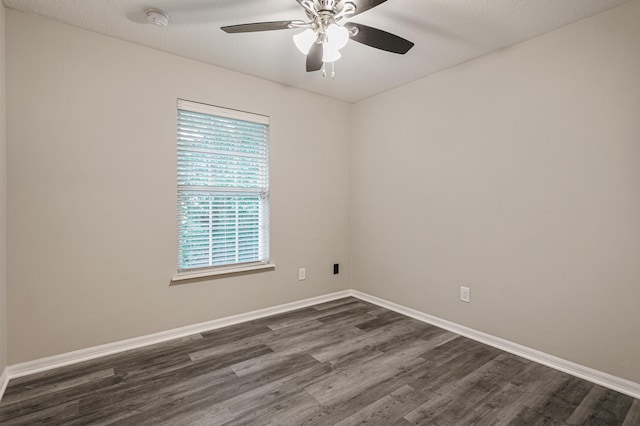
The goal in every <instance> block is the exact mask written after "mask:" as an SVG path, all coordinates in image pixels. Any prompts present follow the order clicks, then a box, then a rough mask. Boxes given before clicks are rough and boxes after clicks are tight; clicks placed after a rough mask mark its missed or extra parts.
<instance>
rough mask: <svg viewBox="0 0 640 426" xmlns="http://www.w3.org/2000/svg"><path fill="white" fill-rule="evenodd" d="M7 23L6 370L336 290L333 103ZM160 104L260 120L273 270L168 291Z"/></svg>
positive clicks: (37, 24)
mask: <svg viewBox="0 0 640 426" xmlns="http://www.w3.org/2000/svg"><path fill="white" fill-rule="evenodd" d="M7 29H8V35H7V96H8V99H9V102H8V105H7V119H8V129H7V130H8V137H7V155H8V179H9V181H8V182H9V183H8V197H9V199H10V203H9V210H8V251H9V253H8V271H9V277H8V297H9V300H10V304H9V363H10V364H15V363H19V362H23V361H28V360H33V359H36V358H40V357H44V356H48V355H54V354H59V353H63V352H67V351H71V350H75V349H80V348H85V347H89V346H93V345H98V344H103V343H107V342H113V341H117V340H121V339H125V338H130V337H134V336H139V335H143V334H147V333H151V332H157V331H161V330H166V329H171V328H174V327H178V326H183V325H187V324H193V323H197V322H201V321H206V320H211V319H215V318H220V317H225V316H228V315H232V314H237V313H242V312H247V311H251V310H254V309H259V308H264V307H269V306H274V305H278V304H282V303H286V302H290V301H296V300H301V299H304V298H308V297H312V296H316V295H321V294H326V293H331V292H334V291H339V290H344V289H347V288H348V283H349V274H348V270H349V268H348V263H349V258H348V256H349V250H348V238H349V232H348V221H349V214H348V209H349V204H348V201H349V198H348V196H349V194H348V191H349V185H348V181H349V113H350V109H349V108H350V105H349V104H347V103H344V102H341V101H337V100H334V99H330V98H326V97H322V96H318V95H314V94H310V93H307V92H304V91H301V90H297V89H292V88H288V87H284V86H282V85H279V84H275V83H271V82H267V81H265V80H260V79H257V78H253V77H249V76H246V75H242V74H238V73H234V72H231V71H226V70H224V69H221V68H216V67H213V66H209V65H205V64H202V63H198V62H194V61H190V60H186V59H183V58H179V57H176V56H172V55H169V54H166V53H162V52H158V51H155V50H151V49H147V48H144V47H140V46H136V45H133V44H128V43H125V42H121V41H118V40H115V39H111V38H107V37H103V36H100V35H97V34H94V33H90V32H86V31H83V30H79V29H76V28H73V27H70V26H66V25H62V24H58V23H54V22H52V21H48V20H45V19H41V18H38V17H34V16H30V15H26V14H22V13H19V12H15V11H10V10H9V11H7ZM176 98H184V99H190V100H195V101H199V102H205V103H210V104H214V105H220V106H225V107H229V108H235V109H240V110H246V111H251V112H256V113H261V114H267V115H269V116H270V117H271V184H272V186H271V189H272V196H271V218H272V220H271V253H272V261H273V262H274V263H275V264H276V265H277V268H276V270H275V271H273V272H264V273H258V274H253V275H248V276H242V277H233V278H221V279H216V280H209V281H204V282H199V283H193V284H185V285H179V286H172V287H170V286H169V280H170V278H171V276H172V275H173V274H174V273H175V270H176V141H175V135H176V124H175V122H176ZM318 122H321V123H327V122H329V123H331V126H326V127H322V128H319V127H318ZM334 262H341V263H343V264H344V267H343V268H342V269H341V270H342V271H343V272H342V273H341V274H340V275H336V276H334V275H333V274H332V272H333V263H334ZM302 266H305V267H306V268H307V279H306V281H302V282H300V281H298V279H297V277H298V273H297V272H298V267H302Z"/></svg>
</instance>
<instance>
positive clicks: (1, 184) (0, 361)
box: [0, 3, 7, 374]
mask: <svg viewBox="0 0 640 426" xmlns="http://www.w3.org/2000/svg"><path fill="white" fill-rule="evenodd" d="M4 45H5V9H4V6H3V5H2V4H1V3H0V374H2V372H3V371H4V368H5V367H6V366H7V251H6V243H7V163H6V148H7V142H6V139H5V136H6V132H5V128H6V127H5V116H6V110H5V51H4V50H5V48H4Z"/></svg>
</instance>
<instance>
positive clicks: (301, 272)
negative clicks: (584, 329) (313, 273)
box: [298, 268, 307, 281]
mask: <svg viewBox="0 0 640 426" xmlns="http://www.w3.org/2000/svg"><path fill="white" fill-rule="evenodd" d="M306 279H307V270H306V269H305V268H300V269H298V281H302V280H306Z"/></svg>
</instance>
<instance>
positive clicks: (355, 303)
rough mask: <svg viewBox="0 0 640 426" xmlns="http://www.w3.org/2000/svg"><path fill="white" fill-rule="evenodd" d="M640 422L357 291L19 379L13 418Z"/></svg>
mask: <svg viewBox="0 0 640 426" xmlns="http://www.w3.org/2000/svg"><path fill="white" fill-rule="evenodd" d="M361 423H367V424H371V425H414V424H419V425H423V424H424V425H441V426H444V425H471V424H473V425H624V426H632V425H633V426H638V425H640V402H639V401H638V400H634V399H633V398H630V397H628V396H625V395H622V394H620V393H617V392H614V391H611V390H608V389H605V388H603V387H600V386H597V385H594V384H592V383H589V382H586V381H584V380H580V379H577V378H575V377H573V376H570V375H568V374H564V373H561V372H559V371H556V370H553V369H550V368H548V367H544V366H542V365H539V364H536V363H534V362H531V361H527V360H525V359H522V358H519V357H517V356H514V355H511V354H508V353H506V352H502V351H500V350H498V349H495V348H492V347H490V346H486V345H483V344H480V343H477V342H475V341H473V340H469V339H467V338H464V337H461V336H458V335H455V334H453V333H450V332H448V331H444V330H442V329H439V328H436V327H433V326H430V325H427V324H424V323H421V322H419V321H416V320H413V319H410V318H407V317H404V316H402V315H400V314H397V313H395V312H391V311H389V310H386V309H384V308H380V307H377V306H375V305H371V304H369V303H366V302H363V301H361V300H358V299H354V298H346V299H340V300H337V301H333V302H328V303H324V304H320V305H316V306H312V307H309V308H304V309H300V310H297V311H294V312H289V313H285V314H281V315H276V316H273V317H269V318H265V319H260V320H256V321H252V322H248V323H244V324H240V325H235V326H231V327H227V328H223V329H219V330H215V331H211V332H207V333H202V334H196V335H193V336H190V337H187V338H183V339H178V340H174V341H170V342H167V343H162V344H158V345H154V346H148V347H145V348H142V349H136V350H132V351H128V352H125V353H120V354H116V355H112V356H108V357H104V358H100V359H97V360H93V361H88V362H85V363H82V364H75V365H72V366H68V367H63V368H59V369H56V370H52V371H47V372H44V373H40V374H35V375H31V376H28V377H22V378H18V379H14V380H11V382H10V383H9V387H8V389H7V391H6V393H5V396H4V398H3V400H2V402H1V403H0V424H3V425H35V424H47V425H56V424H64V425H94V424H95V425H105V424H122V425H266V424H274V425H353V424H361Z"/></svg>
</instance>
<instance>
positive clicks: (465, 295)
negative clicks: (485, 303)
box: [460, 287, 470, 303]
mask: <svg viewBox="0 0 640 426" xmlns="http://www.w3.org/2000/svg"><path fill="white" fill-rule="evenodd" d="M460 300H462V301H463V302H467V303H470V300H469V287H460Z"/></svg>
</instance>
